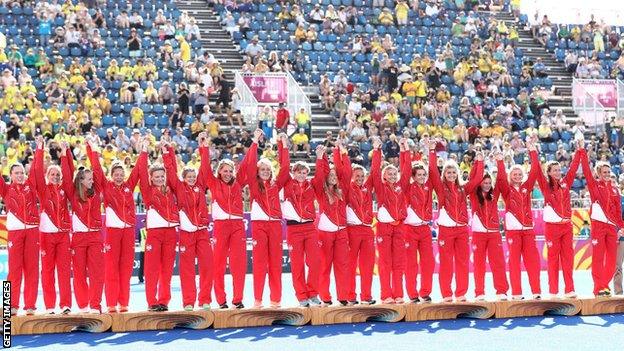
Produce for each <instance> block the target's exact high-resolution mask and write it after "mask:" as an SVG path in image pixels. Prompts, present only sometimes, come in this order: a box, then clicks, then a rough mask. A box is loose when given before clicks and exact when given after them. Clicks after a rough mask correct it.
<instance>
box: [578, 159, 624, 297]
mask: <svg viewBox="0 0 624 351" xmlns="http://www.w3.org/2000/svg"><path fill="white" fill-rule="evenodd" d="M579 152H581V165H582V167H583V174H584V175H585V179H586V180H587V189H588V190H589V196H590V197H591V201H592V205H591V209H590V215H589V217H590V218H591V238H592V278H593V280H594V295H596V296H603V297H609V296H611V289H609V282H610V281H611V279H613V274H614V273H615V262H616V255H617V245H618V234H619V236H624V221H623V220H622V205H621V202H620V192H619V190H618V188H617V185H614V184H613V183H612V180H611V166H610V165H609V163H607V162H597V163H596V167H595V169H596V173H597V175H598V179H596V178H594V175H593V174H592V171H591V169H590V166H589V159H588V158H587V153H586V152H585V150H583V149H580V150H579Z"/></svg>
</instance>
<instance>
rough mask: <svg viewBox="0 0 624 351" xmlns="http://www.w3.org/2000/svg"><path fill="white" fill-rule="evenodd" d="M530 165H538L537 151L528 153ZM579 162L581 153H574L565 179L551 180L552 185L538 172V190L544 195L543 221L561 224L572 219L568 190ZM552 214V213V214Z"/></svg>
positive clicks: (570, 187)
mask: <svg viewBox="0 0 624 351" xmlns="http://www.w3.org/2000/svg"><path fill="white" fill-rule="evenodd" d="M530 155H531V163H535V164H536V165H538V164H540V161H539V158H538V156H537V151H533V152H531V153H530ZM580 160H581V153H580V152H576V153H575V154H574V158H572V162H571V163H570V168H569V169H568V173H567V174H566V175H565V177H563V178H561V179H560V180H555V179H553V180H552V184H550V183H549V182H548V178H547V177H546V176H544V173H543V172H542V171H541V170H540V171H538V173H537V183H538V184H539V187H540V190H541V191H542V194H543V195H544V202H545V205H546V206H545V208H544V220H545V221H547V222H551V223H553V222H555V223H556V222H562V221H567V220H569V219H570V218H571V217H572V204H571V202H570V190H571V189H572V182H574V178H575V177H576V171H577V170H578V167H579V163H580ZM553 212H554V213H553Z"/></svg>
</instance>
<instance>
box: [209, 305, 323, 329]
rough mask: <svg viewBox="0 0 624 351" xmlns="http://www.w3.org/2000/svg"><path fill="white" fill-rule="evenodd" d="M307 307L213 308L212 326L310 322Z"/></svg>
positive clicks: (241, 326)
mask: <svg viewBox="0 0 624 351" xmlns="http://www.w3.org/2000/svg"><path fill="white" fill-rule="evenodd" d="M311 314H312V312H311V311H310V309H309V308H301V307H293V308H275V309H273V308H250V309H240V310H235V309H234V310H215V311H214V315H215V319H214V325H213V326H214V328H244V327H262V326H269V325H275V324H283V325H293V326H300V325H305V324H308V323H309V322H310V318H311Z"/></svg>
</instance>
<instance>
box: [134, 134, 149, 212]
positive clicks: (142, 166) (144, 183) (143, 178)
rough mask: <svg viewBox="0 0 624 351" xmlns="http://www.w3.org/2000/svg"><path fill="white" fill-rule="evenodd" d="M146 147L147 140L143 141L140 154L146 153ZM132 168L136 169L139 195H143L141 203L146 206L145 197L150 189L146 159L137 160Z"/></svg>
mask: <svg viewBox="0 0 624 351" xmlns="http://www.w3.org/2000/svg"><path fill="white" fill-rule="evenodd" d="M148 145H149V141H148V140H147V139H146V140H143V145H142V152H145V153H147V150H148ZM134 167H135V168H137V169H138V172H139V189H140V190H141V194H143V202H144V203H146V204H147V201H149V199H146V197H148V196H149V189H150V184H149V174H148V172H149V169H148V165H147V157H144V158H140V157H139V159H138V160H137V164H136V166H134Z"/></svg>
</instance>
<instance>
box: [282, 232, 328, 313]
mask: <svg viewBox="0 0 624 351" xmlns="http://www.w3.org/2000/svg"><path fill="white" fill-rule="evenodd" d="M286 228H287V230H288V238H287V240H288V248H289V249H290V268H291V272H292V280H293V287H294V288H295V294H296V295H297V300H299V301H303V300H307V299H310V298H312V297H316V296H318V283H319V270H320V262H319V260H318V258H319V257H320V249H319V235H318V232H317V230H316V227H315V226H314V222H308V223H304V224H294V225H293V224H291V225H288V226H287V227H286ZM306 266H307V267H308V278H307V279H306V274H305V267H306Z"/></svg>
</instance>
